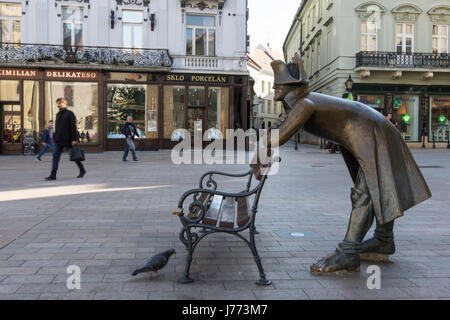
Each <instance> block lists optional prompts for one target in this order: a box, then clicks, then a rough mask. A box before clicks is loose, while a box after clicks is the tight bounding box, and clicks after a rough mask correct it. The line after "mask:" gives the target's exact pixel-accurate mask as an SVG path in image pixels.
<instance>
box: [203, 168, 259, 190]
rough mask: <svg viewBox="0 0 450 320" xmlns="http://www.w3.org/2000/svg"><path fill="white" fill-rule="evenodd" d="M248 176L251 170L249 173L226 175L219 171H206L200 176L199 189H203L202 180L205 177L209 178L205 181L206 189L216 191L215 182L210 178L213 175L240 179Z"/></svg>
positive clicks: (226, 173)
mask: <svg viewBox="0 0 450 320" xmlns="http://www.w3.org/2000/svg"><path fill="white" fill-rule="evenodd" d="M250 174H252V170H249V171H247V172H244V173H228V172H220V171H208V172H206V173H204V174H203V175H202V176H201V178H200V182H199V188H204V187H203V180H205V178H206V177H207V176H209V178H208V180H207V181H206V187H208V188H211V187H212V189H214V190H216V189H217V182H216V181H215V180H214V179H213V178H212V176H213V175H220V176H227V177H235V178H240V177H246V176H248V175H250Z"/></svg>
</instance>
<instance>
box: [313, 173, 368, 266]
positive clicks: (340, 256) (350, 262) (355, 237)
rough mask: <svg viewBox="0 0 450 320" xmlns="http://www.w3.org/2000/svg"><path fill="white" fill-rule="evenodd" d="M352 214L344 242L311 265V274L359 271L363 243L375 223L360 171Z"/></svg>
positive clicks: (353, 199) (353, 196) (354, 192)
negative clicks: (334, 250)
mask: <svg viewBox="0 0 450 320" xmlns="http://www.w3.org/2000/svg"><path fill="white" fill-rule="evenodd" d="M351 200H352V213H351V215H350V221H349V224H348V229H347V234H346V235H345V238H344V241H342V242H341V243H339V246H338V248H336V252H333V253H332V254H330V255H329V256H327V257H325V258H322V259H320V260H319V261H317V262H316V263H314V264H312V265H311V268H310V269H311V272H316V273H325V272H336V271H340V270H344V271H359V266H360V256H359V252H360V249H361V242H362V240H363V239H364V236H365V235H366V233H367V231H369V229H370V226H371V225H372V223H373V219H374V215H373V206H372V201H371V200H370V195H369V192H368V188H367V184H366V181H365V177H364V174H363V173H362V171H361V170H360V171H359V172H358V177H357V179H356V182H355V188H352V192H351Z"/></svg>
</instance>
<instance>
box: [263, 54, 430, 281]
mask: <svg viewBox="0 0 450 320" xmlns="http://www.w3.org/2000/svg"><path fill="white" fill-rule="evenodd" d="M293 60H294V62H293V63H289V64H286V63H284V62H283V61H280V60H277V61H273V62H272V64H271V66H272V69H273V71H274V76H275V80H274V89H275V100H277V101H283V103H284V105H285V109H287V110H286V112H285V113H284V114H283V116H281V118H280V119H279V120H278V121H277V123H276V124H275V125H274V126H273V127H272V128H278V129H279V130H280V131H279V141H274V139H271V140H270V145H271V146H272V147H273V146H276V145H277V144H279V145H282V144H284V143H285V142H286V141H288V140H289V139H290V137H291V136H292V135H293V134H295V133H296V132H297V131H298V130H299V129H301V128H303V129H304V130H305V131H307V132H309V133H311V134H313V135H316V136H318V137H321V138H324V139H326V140H329V141H332V142H334V143H337V144H338V145H339V147H340V149H341V150H342V156H343V157H344V160H345V163H346V165H347V168H348V170H349V172H350V175H351V177H352V179H353V182H354V183H355V186H354V188H352V189H351V201H352V212H351V215H350V221H349V225H348V230H347V233H346V235H345V237H344V240H343V241H342V242H340V243H339V245H338V247H337V249H336V252H333V253H332V254H331V255H329V256H327V257H325V258H322V259H321V260H319V261H318V262H316V263H314V264H313V265H311V271H313V272H333V271H338V270H347V271H356V270H359V266H360V254H384V255H389V254H393V253H394V252H395V245H394V233H393V228H394V219H396V218H398V217H400V216H402V215H403V212H404V211H406V210H407V209H409V208H411V207H413V206H415V205H416V204H418V203H420V202H422V201H424V200H426V199H428V198H430V197H431V192H430V190H429V188H428V186H427V184H426V182H425V180H424V178H423V176H422V173H421V172H420V169H419V168H418V166H417V164H416V162H415V161H414V159H413V157H412V155H411V153H410V151H409V149H408V147H407V146H406V144H405V142H404V141H403V138H402V136H401V135H400V133H399V131H398V130H397V128H396V127H395V126H394V125H392V123H390V122H389V120H387V119H386V118H385V117H384V116H383V115H382V114H381V113H379V112H377V111H375V110H373V109H372V108H370V107H369V106H366V105H364V104H362V103H359V102H355V101H349V100H344V99H340V98H335V97H332V96H327V95H324V94H319V93H315V92H310V91H309V88H308V80H307V76H306V73H305V71H304V68H303V63H302V59H301V57H300V55H299V54H296V56H295V58H294V59H293ZM374 217H375V218H376V229H375V233H374V237H373V238H372V239H369V240H367V241H364V242H363V240H364V236H365V235H366V233H367V232H368V231H369V229H370V227H371V225H372V224H373V220H374Z"/></svg>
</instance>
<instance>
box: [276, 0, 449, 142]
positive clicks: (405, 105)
mask: <svg viewBox="0 0 450 320" xmlns="http://www.w3.org/2000/svg"><path fill="white" fill-rule="evenodd" d="M449 36H450V1H439V0H406V1H392V0H378V1H363V0H345V1H344V0H303V1H302V2H301V4H300V7H299V9H298V11H297V13H296V15H295V17H294V20H293V23H292V25H291V28H290V30H289V33H288V34H287V36H286V39H285V43H284V47H283V49H284V54H285V58H286V60H287V61H290V60H291V58H292V57H293V55H294V54H295V52H297V51H300V52H301V53H302V56H303V59H304V63H305V68H306V72H307V74H308V77H309V80H310V88H311V90H313V91H316V92H321V93H325V94H329V95H333V96H338V97H344V96H348V93H349V91H348V90H347V91H346V86H345V82H346V81H347V80H348V79H349V76H351V79H352V81H353V87H352V88H351V90H350V91H351V92H350V93H351V95H350V96H351V98H353V99H354V100H358V101H360V102H362V103H365V104H367V105H369V106H371V107H373V108H375V109H377V110H379V111H380V112H382V113H383V114H387V113H392V114H393V118H394V121H395V122H396V124H397V127H398V128H399V130H400V132H401V133H402V136H403V138H404V139H405V141H406V142H408V143H409V144H410V146H411V145H417V146H422V145H423V146H425V147H431V146H432V145H433V141H434V145H435V146H437V147H446V146H447V144H448V139H449V138H448V135H449V133H448V132H449V131H450V124H449V118H450V55H449V50H450V47H449Z"/></svg>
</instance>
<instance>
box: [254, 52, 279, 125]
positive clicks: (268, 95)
mask: <svg viewBox="0 0 450 320" xmlns="http://www.w3.org/2000/svg"><path fill="white" fill-rule="evenodd" d="M274 60H284V58H283V55H282V54H281V53H279V52H276V51H274V50H272V49H271V48H269V47H266V46H263V45H261V44H260V45H258V46H257V47H256V48H255V50H254V51H253V52H252V54H249V55H248V64H247V70H248V72H249V75H250V77H251V78H252V79H253V80H254V81H255V84H254V85H253V91H254V92H255V95H254V96H253V108H252V110H253V114H252V115H251V117H252V120H253V127H255V129H268V128H270V126H271V125H272V124H273V123H274V122H275V121H276V120H277V119H278V118H279V117H280V115H281V114H282V113H283V112H284V109H283V104H282V103H281V102H279V101H275V100H274V91H273V79H274V78H273V77H274V76H273V70H272V67H271V66H270V63H271V62H272V61H274Z"/></svg>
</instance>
